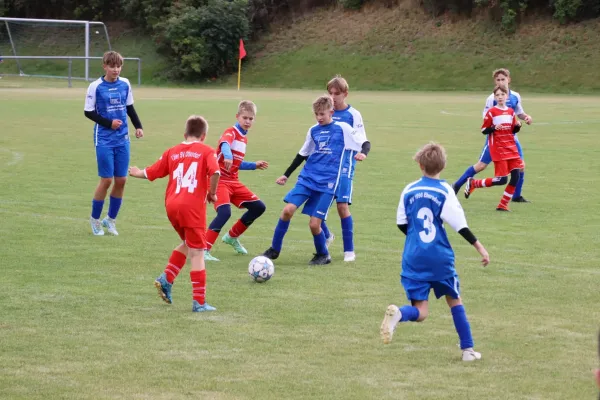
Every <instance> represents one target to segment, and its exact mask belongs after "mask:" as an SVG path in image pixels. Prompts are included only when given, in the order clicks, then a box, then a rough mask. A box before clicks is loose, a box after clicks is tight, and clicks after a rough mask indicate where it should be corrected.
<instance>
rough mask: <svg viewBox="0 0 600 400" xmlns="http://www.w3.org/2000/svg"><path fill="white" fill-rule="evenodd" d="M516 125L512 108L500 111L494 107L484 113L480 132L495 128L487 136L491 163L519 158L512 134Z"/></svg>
mask: <svg viewBox="0 0 600 400" xmlns="http://www.w3.org/2000/svg"><path fill="white" fill-rule="evenodd" d="M516 125H517V117H516V116H515V112H514V110H513V109H512V108H508V107H506V108H504V109H501V108H498V106H494V107H492V108H490V109H489V110H488V112H487V113H486V115H485V117H484V118H483V124H482V125H481V130H482V131H483V130H485V129H486V128H489V127H491V126H495V127H496V129H495V130H494V132H493V133H490V134H489V135H487V144H488V147H489V149H490V155H491V156H492V161H500V160H510V159H513V158H520V156H519V150H518V148H517V143H516V141H515V135H514V133H513V130H514V129H515V126H516Z"/></svg>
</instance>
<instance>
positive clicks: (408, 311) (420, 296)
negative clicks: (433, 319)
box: [380, 277, 431, 344]
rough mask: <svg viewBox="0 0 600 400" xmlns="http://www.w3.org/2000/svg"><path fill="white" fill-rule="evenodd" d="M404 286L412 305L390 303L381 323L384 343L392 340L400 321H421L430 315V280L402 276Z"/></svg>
mask: <svg viewBox="0 0 600 400" xmlns="http://www.w3.org/2000/svg"><path fill="white" fill-rule="evenodd" d="M401 283H402V286H403V287H404V291H405V292H406V297H407V298H408V300H409V301H410V302H411V305H403V306H402V307H398V306H397V305H395V304H390V305H389V306H388V308H387V309H386V310H385V315H384V317H383V322H382V323H381V328H380V333H381V339H382V340H383V343H385V344H388V343H390V342H391V341H392V337H393V335H394V331H395V329H396V326H397V325H398V323H400V322H421V321H424V320H425V319H426V318H427V316H428V315H429V303H428V299H429V290H430V289H431V285H430V284H429V282H423V281H415V280H413V279H410V278H406V277H402V278H401Z"/></svg>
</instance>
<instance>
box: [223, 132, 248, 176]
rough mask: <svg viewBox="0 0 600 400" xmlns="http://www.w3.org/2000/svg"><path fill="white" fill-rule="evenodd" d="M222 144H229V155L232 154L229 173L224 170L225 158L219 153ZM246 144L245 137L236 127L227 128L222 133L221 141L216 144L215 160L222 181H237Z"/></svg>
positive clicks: (246, 139)
mask: <svg viewBox="0 0 600 400" xmlns="http://www.w3.org/2000/svg"><path fill="white" fill-rule="evenodd" d="M222 143H229V147H231V153H232V154H233V164H232V165H231V168H230V169H229V171H227V170H226V169H225V164H224V161H225V158H224V157H223V153H221V144H222ZM247 144H248V138H246V135H244V134H243V133H242V132H240V131H239V130H238V128H237V127H236V126H232V127H231V128H227V129H226V130H225V132H223V135H222V136H221V139H219V144H217V159H218V160H219V167H220V168H221V180H222V181H224V180H227V181H237V180H238V171H239V170H240V165H242V161H244V156H245V155H246V145H247Z"/></svg>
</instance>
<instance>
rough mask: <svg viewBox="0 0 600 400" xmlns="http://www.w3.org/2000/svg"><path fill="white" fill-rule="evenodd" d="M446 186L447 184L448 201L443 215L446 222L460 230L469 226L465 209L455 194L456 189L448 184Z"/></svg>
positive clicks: (443, 208) (445, 203) (443, 209)
mask: <svg viewBox="0 0 600 400" xmlns="http://www.w3.org/2000/svg"><path fill="white" fill-rule="evenodd" d="M444 186H447V187H446V188H447V189H448V194H447V195H446V201H445V202H444V206H443V207H442V214H441V217H442V220H443V221H444V222H445V223H447V224H448V225H450V226H451V227H452V229H454V230H455V231H456V232H458V231H460V230H461V229H462V228H467V227H468V225H467V218H466V217H465V212H464V211H463V208H462V206H461V205H460V202H459V201H458V198H457V197H456V195H455V194H454V189H452V187H451V186H450V185H448V184H446V185H444Z"/></svg>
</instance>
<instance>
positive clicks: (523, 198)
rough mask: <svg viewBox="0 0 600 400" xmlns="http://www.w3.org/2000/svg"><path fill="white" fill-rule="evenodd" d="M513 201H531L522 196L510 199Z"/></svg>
mask: <svg viewBox="0 0 600 400" xmlns="http://www.w3.org/2000/svg"><path fill="white" fill-rule="evenodd" d="M512 201H513V203H531V201H529V200H527V199H526V198H525V197H523V196H519V197H515V198H513V199H512Z"/></svg>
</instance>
